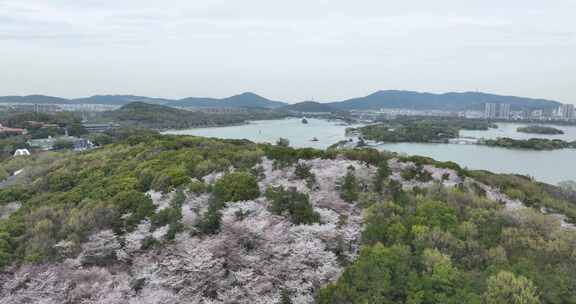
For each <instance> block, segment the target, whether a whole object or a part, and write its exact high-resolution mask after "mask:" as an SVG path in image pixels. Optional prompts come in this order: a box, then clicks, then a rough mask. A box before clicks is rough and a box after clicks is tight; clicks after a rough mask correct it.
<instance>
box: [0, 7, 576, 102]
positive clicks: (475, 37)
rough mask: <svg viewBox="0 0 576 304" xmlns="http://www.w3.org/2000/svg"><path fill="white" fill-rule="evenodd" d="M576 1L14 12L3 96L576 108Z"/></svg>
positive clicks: (3, 36)
mask: <svg viewBox="0 0 576 304" xmlns="http://www.w3.org/2000/svg"><path fill="white" fill-rule="evenodd" d="M575 13H576V1H575V0H547V1H544V0H539V1H531V0H505V1H503V0H482V1H476V0H466V1H462V0H435V1H425V0H419V1H411V0H410V1H407V0H403V1H390V0H356V1H350V0H324V1H322V0H289V1H278V0H228V1H225V0H164V1H158V0H0V95H25V94H47V95H56V96H63V97H81V96H88V95H93V94H137V95H147V96H156V97H171V98H176V97H186V96H211V97H224V96H229V95H233V94H237V93H241V92H245V91H253V92H256V93H258V94H261V95H263V96H266V97H268V98H271V99H276V100H285V101H289V102H296V101H301V100H305V99H315V100H318V101H332V100H341V99H346V98H349V97H356V96H363V95H367V94H369V93H372V92H374V91H377V90H385V89H404V90H416V91H429V92H446V91H486V92H492V93H498V94H509V95H519V96H528V97H543V98H549V99H556V100H559V101H562V102H567V103H576V17H575Z"/></svg>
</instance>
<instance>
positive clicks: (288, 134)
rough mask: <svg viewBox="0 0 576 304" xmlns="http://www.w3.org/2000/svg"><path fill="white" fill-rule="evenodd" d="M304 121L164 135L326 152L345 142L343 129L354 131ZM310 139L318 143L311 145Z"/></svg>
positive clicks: (336, 124) (264, 122) (329, 123)
mask: <svg viewBox="0 0 576 304" xmlns="http://www.w3.org/2000/svg"><path fill="white" fill-rule="evenodd" d="M307 120H308V123H307V124H303V123H302V120H301V119H296V118H287V119H279V120H260V121H253V122H250V123H249V124H246V125H239V126H229V127H215V128H199V129H189V130H177V131H167V132H164V134H178V135H196V136H204V137H218V138H227V139H248V140H251V141H253V142H258V143H275V142H276V141H277V140H278V138H280V137H282V138H287V139H288V140H290V146H292V147H297V148H306V147H311V148H317V149H326V148H328V147H329V146H330V145H332V144H334V143H336V142H338V141H340V140H343V139H345V138H346V136H345V131H346V128H350V127H355V126H353V125H345V124H343V123H342V122H338V121H327V120H322V119H314V118H308V119H307ZM313 138H316V139H318V141H312V139H313Z"/></svg>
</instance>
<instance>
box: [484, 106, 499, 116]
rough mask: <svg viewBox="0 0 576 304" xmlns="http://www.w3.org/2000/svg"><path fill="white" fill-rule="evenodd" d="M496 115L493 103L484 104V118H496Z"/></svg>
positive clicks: (495, 107)
mask: <svg viewBox="0 0 576 304" xmlns="http://www.w3.org/2000/svg"><path fill="white" fill-rule="evenodd" d="M497 115H498V112H497V105H496V104H495V103H486V105H485V108H484V118H496V117H497Z"/></svg>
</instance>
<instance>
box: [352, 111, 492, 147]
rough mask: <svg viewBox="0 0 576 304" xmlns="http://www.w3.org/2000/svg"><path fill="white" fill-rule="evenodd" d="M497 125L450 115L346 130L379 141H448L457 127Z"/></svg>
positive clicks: (471, 127)
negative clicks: (448, 116)
mask: <svg viewBox="0 0 576 304" xmlns="http://www.w3.org/2000/svg"><path fill="white" fill-rule="evenodd" d="M494 127H497V126H496V125H494V124H492V123H489V122H487V121H484V120H468V119H453V118H439V117H438V118H430V117H401V118H397V119H392V120H385V121H383V122H381V123H378V124H373V125H368V126H365V127H361V128H356V129H354V128H350V129H348V133H350V134H352V133H358V134H361V135H362V136H363V137H364V138H365V139H368V140H374V141H379V142H417V143H448V140H449V139H453V138H457V137H459V134H460V130H488V129H490V128H494Z"/></svg>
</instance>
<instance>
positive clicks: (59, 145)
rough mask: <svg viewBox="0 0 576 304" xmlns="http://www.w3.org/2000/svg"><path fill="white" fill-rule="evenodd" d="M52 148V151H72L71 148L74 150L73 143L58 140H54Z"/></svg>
mask: <svg viewBox="0 0 576 304" xmlns="http://www.w3.org/2000/svg"><path fill="white" fill-rule="evenodd" d="M53 148H54V150H67V149H72V148H74V143H73V142H71V141H69V140H65V139H59V140H56V141H55V142H54V146H53Z"/></svg>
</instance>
